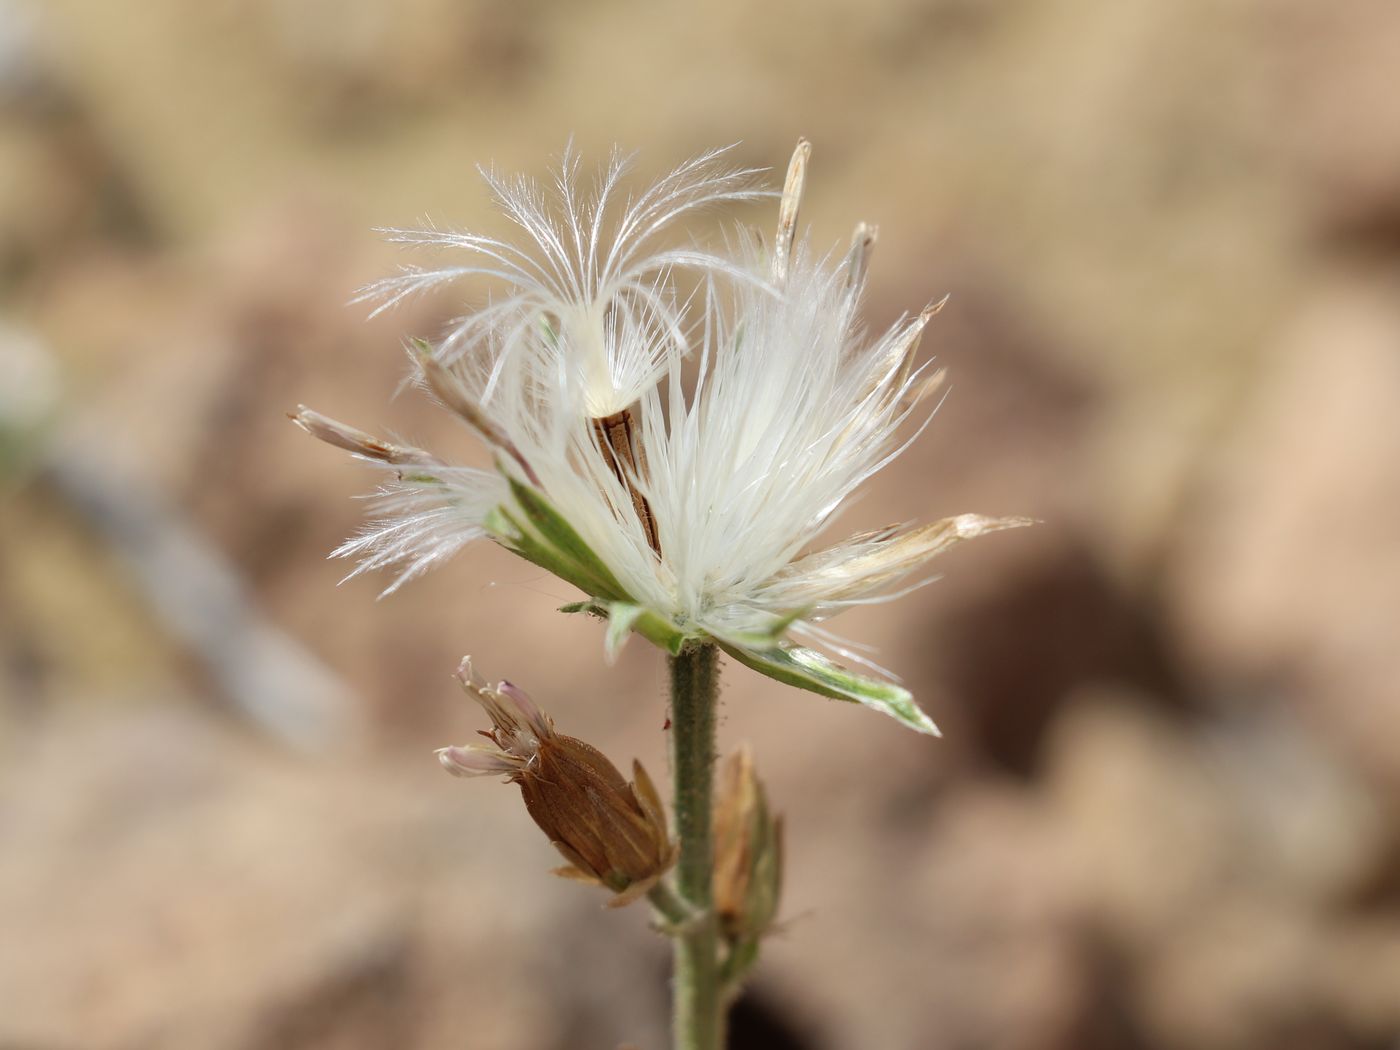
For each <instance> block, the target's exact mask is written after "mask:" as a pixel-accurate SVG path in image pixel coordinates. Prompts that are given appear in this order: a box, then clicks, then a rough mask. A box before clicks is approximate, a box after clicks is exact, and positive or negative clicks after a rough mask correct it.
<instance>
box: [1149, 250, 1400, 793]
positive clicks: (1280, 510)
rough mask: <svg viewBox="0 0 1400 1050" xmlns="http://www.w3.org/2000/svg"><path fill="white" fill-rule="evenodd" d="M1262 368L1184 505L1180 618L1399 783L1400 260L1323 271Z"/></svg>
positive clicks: (1191, 639) (1204, 642) (1257, 682)
mask: <svg viewBox="0 0 1400 1050" xmlns="http://www.w3.org/2000/svg"><path fill="white" fill-rule="evenodd" d="M1260 369H1261V375H1260V377H1259V381H1258V382H1257V383H1256V384H1255V385H1254V386H1253V387H1252V388H1251V389H1250V390H1248V391H1247V393H1246V395H1245V396H1244V397H1243V398H1242V401H1241V403H1240V405H1239V409H1238V416H1237V418H1236V420H1235V421H1234V426H1233V428H1232V432H1231V433H1229V434H1228V435H1226V437H1225V439H1224V440H1223V441H1222V442H1221V443H1220V446H1219V451H1218V454H1217V455H1216V456H1215V457H1214V459H1213V461H1211V462H1209V463H1207V464H1206V465H1205V468H1204V476H1203V478H1202V480H1201V482H1200V485H1199V487H1198V490H1197V492H1196V494H1195V499H1194V501H1193V502H1192V503H1190V504H1189V505H1188V507H1187V509H1186V511H1185V513H1184V515H1183V518H1184V520H1183V523H1182V532H1181V535H1180V539H1179V542H1178V549H1177V556H1176V558H1175V559H1174V568H1173V570H1172V574H1171V576H1170V577H1169V580H1168V586H1169V596H1170V606H1169V608H1170V617H1171V621H1172V624H1173V626H1174V628H1175V630H1176V631H1177V632H1178V633H1179V635H1180V637H1181V638H1182V639H1183V641H1184V644H1185V645H1186V647H1187V649H1188V652H1189V653H1190V654H1191V656H1192V657H1193V659H1194V660H1195V661H1196V662H1197V663H1198V664H1199V665H1200V667H1201V668H1202V669H1204V670H1205V672H1206V673H1207V674H1209V675H1210V676H1212V677H1213V678H1214V679H1215V680H1216V681H1220V682H1224V683H1232V684H1233V687H1234V689H1235V690H1236V691H1239V690H1245V691H1252V692H1258V691H1280V690H1281V691H1282V692H1283V693H1284V694H1285V695H1293V696H1297V697H1298V698H1299V700H1300V702H1301V703H1302V704H1303V705H1304V707H1305V710H1306V711H1307V717H1308V719H1309V720H1310V721H1312V722H1314V723H1316V724H1317V725H1319V726H1326V727H1328V730H1329V731H1330V732H1331V733H1333V734H1335V736H1336V737H1337V738H1338V739H1340V740H1342V741H1344V743H1345V746H1346V747H1347V749H1348V750H1349V751H1350V752H1352V753H1353V754H1354V755H1356V757H1357V758H1358V759H1360V760H1362V761H1363V762H1365V763H1366V765H1367V766H1368V768H1369V769H1370V770H1371V771H1372V772H1373V773H1374V774H1375V775H1377V776H1379V777H1384V778H1387V779H1389V780H1390V781H1391V782H1392V783H1400V694H1397V692H1396V687H1395V683H1396V682H1397V681H1400V648H1397V647H1396V645H1395V624H1397V623H1400V544H1398V543H1397V542H1396V537H1397V536H1400V427H1397V426H1396V412H1397V408H1400V274H1397V273H1396V272H1393V271H1392V272H1379V273H1374V274H1369V275H1363V274H1341V275H1338V277H1337V279H1335V280H1332V281H1329V282H1327V283H1325V284H1323V285H1321V286H1320V287H1319V288H1318V289H1317V290H1316V291H1315V292H1314V293H1313V295H1312V296H1311V298H1310V299H1309V300H1308V301H1307V302H1306V303H1304V304H1303V305H1302V306H1301V307H1300V308H1299V310H1298V314H1297V316H1296V317H1295V318H1294V320H1293V321H1292V322H1291V323H1290V324H1288V325H1286V326H1285V334H1284V337H1283V338H1282V340H1281V341H1280V343H1279V344H1278V346H1277V348H1276V349H1275V350H1274V352H1273V353H1271V354H1270V355H1269V356H1267V357H1265V358H1262V359H1261V362H1260Z"/></svg>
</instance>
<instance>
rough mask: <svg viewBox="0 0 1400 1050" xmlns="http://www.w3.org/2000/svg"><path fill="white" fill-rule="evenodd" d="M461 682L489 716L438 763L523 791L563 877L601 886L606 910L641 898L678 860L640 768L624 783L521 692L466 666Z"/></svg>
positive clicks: (657, 802) (442, 752)
mask: <svg viewBox="0 0 1400 1050" xmlns="http://www.w3.org/2000/svg"><path fill="white" fill-rule="evenodd" d="M457 677H458V678H459V679H460V681H461V683H462V685H463V687H464V688H465V689H466V690H467V692H468V693H470V694H471V695H472V696H473V697H474V698H475V699H476V700H477V702H478V703H480V704H481V706H482V707H483V708H484V709H485V711H486V714H487V717H489V718H490V719H491V729H490V730H486V731H483V732H482V734H481V735H482V736H484V737H486V739H487V740H489V741H490V742H491V746H489V747H483V746H482V745H480V744H472V745H468V746H466V747H445V748H442V749H441V750H439V751H438V753H437V754H438V761H439V762H441V763H442V766H443V768H444V769H446V770H447V771H448V772H449V773H451V774H452V775H453V776H459V777H478V776H492V775H497V774H499V775H504V776H505V777H506V779H507V780H509V781H510V782H512V783H515V784H518V785H520V793H521V795H522V796H523V798H524V800H525V808H526V809H527V810H528V811H529V813H530V816H531V818H532V819H533V820H534V821H535V823H536V824H537V825H538V826H539V828H540V830H541V831H543V832H544V833H545V834H546V835H548V836H549V841H550V842H551V843H553V845H554V847H555V849H557V850H558V851H559V852H560V853H561V854H563V856H564V859H565V860H567V861H568V862H569V864H568V865H567V866H566V867H564V868H560V869H557V870H556V874H558V875H562V876H564V877H566V878H573V879H579V880H581V881H584V882H593V883H597V884H598V885H601V886H606V887H607V888H608V889H610V890H612V891H613V892H614V893H615V894H616V896H615V897H614V898H613V899H612V900H611V901H610V902H609V903H610V906H612V907H619V906H621V905H623V904H628V903H630V902H632V901H634V900H636V899H637V898H638V897H640V896H641V895H642V894H644V893H646V891H647V890H649V889H650V888H651V887H652V886H654V885H656V883H657V881H658V880H659V879H660V878H661V876H662V875H664V874H665V873H666V871H667V869H669V868H670V867H671V865H672V864H673V863H674V862H675V859H676V851H675V846H674V845H673V844H672V843H671V840H670V837H669V836H668V834H667V831H666V813H665V810H664V809H663V808H662V806H661V798H660V796H659V795H658V794H657V792H656V787H655V786H654V785H653V784H652V781H651V777H649V776H648V775H647V772H646V770H645V769H643V768H642V766H641V764H640V763H637V762H633V763H632V774H633V780H632V782H631V783H630V784H629V783H628V782H627V781H626V780H625V779H624V778H623V776H622V774H621V773H619V772H618V770H617V767H616V766H614V765H613V764H612V763H611V762H609V761H608V759H607V757H606V756H605V755H604V754H603V753H602V752H601V751H599V750H598V749H597V748H595V747H592V746H590V745H589V744H585V743H584V742H583V741H582V740H577V739H575V738H574V737H571V736H565V735H564V734H562V733H558V732H555V729H554V722H553V720H552V719H551V718H550V717H549V716H548V715H547V714H545V713H544V712H543V711H541V710H540V709H539V707H537V706H536V705H535V703H534V701H532V700H531V699H530V697H529V696H528V695H527V694H526V693H525V691H524V690H522V689H519V688H517V687H516V686H513V685H511V684H510V683H509V682H499V683H497V684H496V685H494V686H492V685H489V684H488V683H487V682H486V681H485V680H484V679H482V678H480V677H478V676H477V675H476V673H475V672H474V671H473V669H472V666H471V661H470V659H465V660H463V661H462V666H461V667H460V668H458V671H457Z"/></svg>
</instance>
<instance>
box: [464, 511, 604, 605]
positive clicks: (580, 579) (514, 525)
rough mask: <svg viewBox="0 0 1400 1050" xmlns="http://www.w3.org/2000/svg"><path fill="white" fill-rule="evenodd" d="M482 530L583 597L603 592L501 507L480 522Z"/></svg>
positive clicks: (582, 570) (594, 580) (579, 568)
mask: <svg viewBox="0 0 1400 1050" xmlns="http://www.w3.org/2000/svg"><path fill="white" fill-rule="evenodd" d="M483 525H484V526H485V528H486V531H487V532H488V533H490V535H491V536H492V537H493V538H494V539H495V540H496V541H497V542H498V543H500V544H501V545H502V546H503V547H505V548H506V549H508V550H510V551H512V552H513V553H515V554H518V555H520V557H522V558H524V559H525V560H526V561H529V562H534V563H535V564H536V565H538V566H539V567H540V568H541V569H544V570H545V571H547V572H551V573H553V574H554V575H555V576H558V577H559V578H560V579H561V580H563V581H565V582H566V583H572V584H573V585H574V586H575V587H577V588H578V589H579V590H581V591H583V592H584V593H585V594H590V595H592V594H597V593H599V591H601V590H603V589H604V586H605V585H604V584H603V583H602V581H600V580H599V579H597V578H596V577H595V576H593V575H592V574H591V573H589V572H588V571H587V570H586V569H585V568H584V567H583V566H581V565H579V564H577V563H576V562H572V561H569V560H568V559H567V558H565V557H564V555H563V554H561V553H560V552H559V551H558V550H556V549H555V548H553V547H551V546H549V545H548V544H546V543H544V542H543V541H541V540H540V539H539V538H538V537H537V536H536V535H535V534H534V533H533V532H531V531H529V530H528V529H526V528H524V526H522V525H521V524H520V522H519V521H517V520H516V518H515V516H514V515H513V514H511V513H510V511H508V510H506V509H505V508H504V507H494V508H492V510H491V512H490V513H488V514H487V515H486V520H485V521H484V522H483Z"/></svg>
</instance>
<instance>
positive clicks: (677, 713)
mask: <svg viewBox="0 0 1400 1050" xmlns="http://www.w3.org/2000/svg"><path fill="white" fill-rule="evenodd" d="M670 663H671V775H672V782H673V786H674V797H675V809H676V836H677V839H678V840H679V842H680V859H679V860H678V861H677V863H676V893H677V895H678V896H679V897H680V899H681V900H682V901H683V902H684V903H685V905H686V906H687V907H688V908H689V909H690V911H691V912H692V915H693V917H692V919H691V920H690V921H689V922H688V923H687V924H686V926H685V928H684V929H682V930H680V931H679V932H678V935H677V936H676V938H675V956H676V963H675V978H674V1006H673V1011H674V1012H673V1020H674V1025H673V1031H674V1039H675V1050H720V1047H721V1046H722V1045H723V1040H724V1018H723V1016H722V1013H721V1006H722V1004H721V997H720V986H719V931H718V924H717V922H716V920H715V913H714V900H713V896H712V890H711V885H710V883H711V873H712V871H713V869H714V844H713V842H712V841H711V835H710V825H711V815H710V787H711V781H712V779H713V773H714V765H715V707H716V706H717V701H718V697H719V674H718V665H719V657H718V654H717V652H716V650H715V647H714V646H713V645H700V646H695V647H693V648H690V649H687V650H685V651H683V652H682V653H681V654H680V655H679V656H673V657H671V660H670Z"/></svg>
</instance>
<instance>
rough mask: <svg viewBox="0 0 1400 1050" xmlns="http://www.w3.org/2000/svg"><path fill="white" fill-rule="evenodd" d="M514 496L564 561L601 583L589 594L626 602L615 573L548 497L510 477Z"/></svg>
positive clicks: (541, 536) (537, 530)
mask: <svg viewBox="0 0 1400 1050" xmlns="http://www.w3.org/2000/svg"><path fill="white" fill-rule="evenodd" d="M506 477H507V480H508V481H509V482H510V492H511V495H512V496H514V497H515V502H516V503H517V504H519V506H520V509H521V510H522V511H523V512H524V514H525V518H526V520H527V521H528V522H529V524H530V526H531V527H532V528H533V529H534V530H535V531H536V532H537V533H538V534H539V537H540V538H541V539H542V540H543V541H544V542H545V543H546V544H548V545H549V546H551V547H553V548H555V549H556V550H557V551H558V552H559V554H560V555H561V556H562V557H563V559H565V560H567V561H570V562H573V563H574V564H575V565H577V566H578V567H579V568H580V569H582V570H583V571H584V572H585V573H587V575H588V576H590V577H591V578H593V579H594V580H596V581H597V582H598V586H597V587H596V588H595V589H590V590H589V593H590V594H592V595H594V596H595V597H598V598H607V599H609V600H611V601H625V600H626V598H627V591H626V590H625V589H624V588H623V586H622V584H620V583H619V582H618V581H617V577H616V576H614V575H613V574H612V570H611V569H609V568H608V567H607V565H606V564H604V562H603V560H602V559H601V558H599V557H598V555H597V554H595V553H594V552H593V548H591V547H590V546H588V544H587V543H586V542H584V539H583V537H582V536H580V535H579V534H578V532H577V531H576V530H575V529H574V527H573V526H572V525H570V524H569V523H568V521H567V520H566V519H565V518H564V516H563V515H562V514H560V513H559V512H558V511H557V510H555V509H554V507H553V506H552V505H551V504H550V502H549V501H548V500H547V499H545V497H544V494H543V493H541V492H540V491H539V490H538V489H535V488H533V487H531V486H529V485H527V484H525V483H524V482H522V481H519V480H517V479H516V478H514V477H511V476H510V475H509V474H507V476H506Z"/></svg>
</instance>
